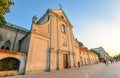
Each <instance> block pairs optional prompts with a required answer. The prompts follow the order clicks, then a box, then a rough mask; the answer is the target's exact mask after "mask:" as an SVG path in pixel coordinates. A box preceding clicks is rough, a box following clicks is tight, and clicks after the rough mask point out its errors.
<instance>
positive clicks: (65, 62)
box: [63, 54, 68, 68]
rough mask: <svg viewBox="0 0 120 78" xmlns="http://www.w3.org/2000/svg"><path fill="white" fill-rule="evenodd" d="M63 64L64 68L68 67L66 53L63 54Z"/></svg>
mask: <svg viewBox="0 0 120 78" xmlns="http://www.w3.org/2000/svg"><path fill="white" fill-rule="evenodd" d="M63 66H64V68H67V67H68V64H67V54H64V55H63Z"/></svg>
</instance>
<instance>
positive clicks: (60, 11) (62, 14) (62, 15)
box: [51, 9, 73, 27]
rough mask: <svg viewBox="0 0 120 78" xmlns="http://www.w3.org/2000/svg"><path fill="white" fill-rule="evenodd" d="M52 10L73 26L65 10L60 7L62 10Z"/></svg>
mask: <svg viewBox="0 0 120 78" xmlns="http://www.w3.org/2000/svg"><path fill="white" fill-rule="evenodd" d="M51 11H52V12H54V13H55V14H56V15H57V16H59V18H61V19H63V20H64V21H66V22H67V23H69V24H70V26H71V27H73V26H72V24H71V23H70V21H69V19H68V18H67V16H66V14H65V13H64V11H63V10H61V9H60V10H51Z"/></svg>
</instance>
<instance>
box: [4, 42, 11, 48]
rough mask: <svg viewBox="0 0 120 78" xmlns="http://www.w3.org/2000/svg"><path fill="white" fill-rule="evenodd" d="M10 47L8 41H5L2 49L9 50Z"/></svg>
mask: <svg viewBox="0 0 120 78" xmlns="http://www.w3.org/2000/svg"><path fill="white" fill-rule="evenodd" d="M10 46H11V42H10V40H7V41H6V42H5V43H4V48H5V49H6V50H10Z"/></svg>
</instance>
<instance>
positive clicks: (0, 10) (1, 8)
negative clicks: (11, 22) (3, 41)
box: [0, 0, 14, 26]
mask: <svg viewBox="0 0 120 78" xmlns="http://www.w3.org/2000/svg"><path fill="white" fill-rule="evenodd" d="M13 4H14V2H13V1H12V0H0V26H2V25H3V24H4V23H5V22H6V21H5V17H4V15H5V14H6V13H8V12H10V6H11V5H13Z"/></svg>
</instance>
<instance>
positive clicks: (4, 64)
mask: <svg viewBox="0 0 120 78" xmlns="http://www.w3.org/2000/svg"><path fill="white" fill-rule="evenodd" d="M19 65H20V61H19V60H18V59H16V58H12V57H8V58H4V59H2V60H0V71H8V70H19Z"/></svg>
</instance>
